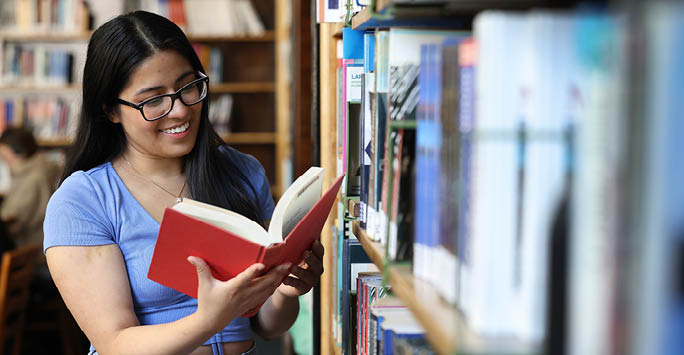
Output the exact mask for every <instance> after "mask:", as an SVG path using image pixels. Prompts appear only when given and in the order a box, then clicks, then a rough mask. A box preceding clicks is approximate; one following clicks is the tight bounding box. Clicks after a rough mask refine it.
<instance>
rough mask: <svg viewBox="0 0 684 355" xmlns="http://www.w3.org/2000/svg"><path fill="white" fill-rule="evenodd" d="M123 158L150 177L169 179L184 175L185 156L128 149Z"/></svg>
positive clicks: (122, 155) (139, 171)
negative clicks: (163, 155) (161, 155)
mask: <svg viewBox="0 0 684 355" xmlns="http://www.w3.org/2000/svg"><path fill="white" fill-rule="evenodd" d="M121 158H122V159H123V160H124V162H125V163H127V164H130V165H132V166H133V168H134V169H135V170H136V171H137V172H138V173H140V174H142V175H144V176H146V177H148V178H159V179H168V178H173V177H178V176H182V175H183V158H182V157H178V158H162V157H156V156H150V155H147V154H144V153H141V152H138V151H136V150H134V149H126V150H125V151H124V152H123V153H122V154H121Z"/></svg>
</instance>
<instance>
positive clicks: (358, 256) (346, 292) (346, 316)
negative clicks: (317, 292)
mask: <svg viewBox="0 0 684 355" xmlns="http://www.w3.org/2000/svg"><path fill="white" fill-rule="evenodd" d="M343 243H344V247H343V252H342V267H341V269H342V273H343V276H342V277H343V278H342V290H343V291H342V294H341V295H340V297H341V299H340V300H341V306H342V324H351V323H350V322H351V320H352V317H351V315H350V311H349V309H350V306H351V305H352V304H353V302H352V299H354V295H358V292H359V290H358V289H357V279H358V277H359V275H366V274H367V273H378V272H379V270H378V268H377V266H375V264H373V263H372V262H371V260H370V258H369V257H368V255H367V254H366V252H365V251H364V249H363V247H362V246H361V243H360V242H359V241H358V240H357V239H344V241H343ZM357 300H358V298H357ZM353 334H354V333H351V332H350V329H349V327H343V328H342V348H343V349H349V345H350V342H349V337H350V336H351V335H353Z"/></svg>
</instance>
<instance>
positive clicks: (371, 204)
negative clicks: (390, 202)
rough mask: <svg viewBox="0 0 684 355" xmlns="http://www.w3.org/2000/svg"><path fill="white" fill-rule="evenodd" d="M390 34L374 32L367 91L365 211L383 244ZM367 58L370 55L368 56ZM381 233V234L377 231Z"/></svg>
mask: <svg viewBox="0 0 684 355" xmlns="http://www.w3.org/2000/svg"><path fill="white" fill-rule="evenodd" d="M388 39H389V32H388V31H386V30H382V31H381V30H378V31H376V32H375V53H374V55H373V62H374V64H373V68H374V70H375V75H374V77H375V83H374V85H372V86H370V87H369V89H370V90H371V91H370V92H369V100H370V102H369V105H370V106H371V165H370V172H369V178H368V184H369V186H368V207H367V208H366V214H367V223H366V230H367V234H368V236H369V238H371V240H373V241H379V242H385V239H384V238H385V233H384V228H383V226H384V224H383V221H384V220H383V219H382V218H380V205H381V203H382V201H381V200H382V199H381V196H382V195H381V192H380V191H381V188H382V176H383V171H384V157H385V149H384V147H385V134H386V126H387V124H386V122H387V85H388V80H387V75H388V60H389V58H388V57H387V55H388V54H387V53H388V52H387V46H388ZM368 55H370V53H369V54H368ZM381 230H382V231H383V233H380V231H381Z"/></svg>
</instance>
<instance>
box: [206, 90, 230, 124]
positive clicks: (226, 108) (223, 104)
mask: <svg viewBox="0 0 684 355" xmlns="http://www.w3.org/2000/svg"><path fill="white" fill-rule="evenodd" d="M210 107H211V110H209V122H211V124H212V125H213V126H214V130H216V132H217V133H219V134H227V133H229V132H230V118H231V114H232V112H233V95H231V94H221V95H218V96H216V97H213V98H212V99H211V103H210Z"/></svg>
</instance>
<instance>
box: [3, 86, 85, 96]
mask: <svg viewBox="0 0 684 355" xmlns="http://www.w3.org/2000/svg"><path fill="white" fill-rule="evenodd" d="M80 90H81V85H78V84H69V85H44V86H43V85H4V86H0V93H1V94H32V93H69V94H75V93H78V92H79V91H80Z"/></svg>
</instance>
